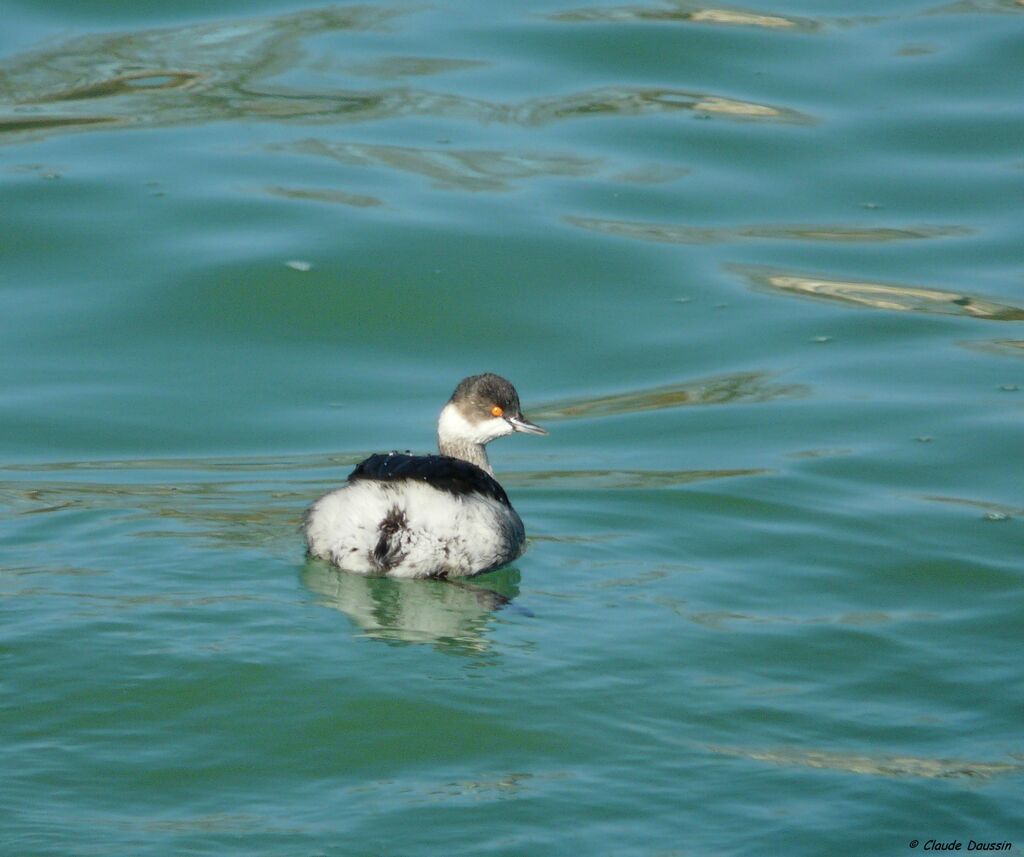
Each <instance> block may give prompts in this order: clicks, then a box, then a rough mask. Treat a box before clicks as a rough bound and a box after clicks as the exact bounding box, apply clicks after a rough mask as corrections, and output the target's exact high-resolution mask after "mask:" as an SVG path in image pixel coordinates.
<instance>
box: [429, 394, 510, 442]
mask: <svg viewBox="0 0 1024 857" xmlns="http://www.w3.org/2000/svg"><path fill="white" fill-rule="evenodd" d="M437 428H438V434H440V435H442V436H443V437H447V438H451V439H455V438H457V439H459V440H464V441H468V442H469V443H490V442H491V441H492V440H494V439H495V438H496V437H504V436H505V435H507V434H512V432H513V431H514V429H513V428H512V426H510V425H509V424H508V423H507V422H506V421H505V420H503V419H501V418H500V417H493V418H491V419H486V420H483V421H482V422H479V423H471V422H470V421H469V420H467V419H466V418H465V417H463V416H462V414H460V413H459V412H458V410H456V408H455V407H454V405H450V404H449V405H446V406H445V408H444V410H443V411H441V419H440V421H439V422H438V427H437Z"/></svg>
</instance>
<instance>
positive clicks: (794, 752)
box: [708, 745, 1024, 780]
mask: <svg viewBox="0 0 1024 857" xmlns="http://www.w3.org/2000/svg"><path fill="white" fill-rule="evenodd" d="M708 749H709V750H710V751H711V752H713V753H719V754H721V755H724V756H736V757H739V758H743V759H752V760H754V761H757V762H770V763H771V764H774V765H785V766H788V767H800V768H817V769H822V770H831V771H845V772H847V773H851V774H868V775H871V776H876V777H912V778H922V779H963V778H969V779H974V780H979V779H981V780H985V779H991V778H992V777H995V776H1000V775H1004V774H1016V773H1020V772H1021V771H1022V770H1024V765H1022V764H1020V763H1019V762H976V761H972V760H968V759H928V758H924V757H920V756H896V755H881V754H880V755H867V754H859V753H836V752H832V751H827V750H804V749H801V748H798V747H786V748H782V749H779V750H752V749H748V748H745V747H724V746H717V745H712V746H710V747H708Z"/></svg>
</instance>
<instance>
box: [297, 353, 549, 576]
mask: <svg viewBox="0 0 1024 857" xmlns="http://www.w3.org/2000/svg"><path fill="white" fill-rule="evenodd" d="M512 432H525V433H527V434H547V431H546V430H545V429H542V428H541V427H540V426H538V425H534V424H533V423H531V422H530V421H529V420H528V419H526V417H524V416H523V412H522V410H521V409H520V406H519V394H518V393H517V392H516V388H515V387H513V386H512V385H511V384H510V383H509V382H508V381H506V380H505V379H504V378H502V377H500V376H499V375H494V374H491V373H490V372H488V373H485V374H483V375H473V376H471V377H469V378H465V379H463V380H462V381H461V382H460V383H459V386H457V387H456V388H455V392H454V393H452V397H451V398H450V399H449V400H448V402H447V404H445V406H444V408H443V409H442V410H441V415H440V417H439V418H438V421H437V449H438V452H440V455H409V454H403V453H399V452H390V453H381V454H378V455H371V456H370V457H369V458H367V459H366V460H365V461H364V462H362V463H361V464H359V465H358V466H357V467H356V469H355V470H353V471H352V472H351V473H350V474H349V477H348V482H347V483H346V484H345V485H344V486H343V487H341V488H338V489H337V490H335V491H331V492H330V493H329V494H325V495H324V496H323V497H321V498H320V499H319V500H317V501H316V502H315V503H314V504H313V505H312V506H310V507H309V509H308V511H307V512H306V518H305V523H304V525H303V531H304V533H305V535H306V544H307V545H308V546H309V554H310V555H311V556H314V557H319V558H320V559H326V560H329V561H330V562H332V563H334V564H335V565H336V566H338V567H339V568H342V569H344V570H346V571H354V572H357V573H359V574H374V575H380V574H385V575H388V576H390V577H439V578H446V577H469V576H470V575H474V574H480V573H482V572H485V571H491V570H492V569H495V568H498V567H499V566H502V565H505V564H506V563H509V562H512V560H514V559H517V558H518V557H520V556H522V554H523V551H524V550H525V546H526V532H525V530H524V529H523V522H522V520H521V519H520V517H519V515H518V514H516V510H515V509H513V508H512V504H511V503H510V502H509V500H508V496H507V495H506V494H505V491H504V489H503V488H502V487H501V485H499V484H498V482H497V480H496V479H495V478H494V471H493V470H491V465H490V462H489V461H488V460H487V451H486V449H485V446H486V445H487V444H488V443H490V442H491V441H492V440H494V439H495V438H499V437H503V436H504V435H507V434H512Z"/></svg>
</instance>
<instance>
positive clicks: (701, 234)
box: [564, 215, 972, 244]
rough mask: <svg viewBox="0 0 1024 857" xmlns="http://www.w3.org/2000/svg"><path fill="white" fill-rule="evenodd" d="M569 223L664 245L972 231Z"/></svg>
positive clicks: (876, 238) (914, 237)
mask: <svg viewBox="0 0 1024 857" xmlns="http://www.w3.org/2000/svg"><path fill="white" fill-rule="evenodd" d="M564 219H565V221H566V222H567V223H571V224H572V225H573V226H579V227H581V228H583V229H589V230H591V231H593V232H601V233H603V234H605V235H617V236H619V237H622V238H633V239H637V240H640V241H653V242H656V243H662V244H718V243H727V242H736V241H744V240H747V239H767V240H772V241H821V242H835V243H859V242H874V243H887V242H892V241H919V240H923V239H929V238H948V237H951V236H960V235H970V234H971V232H972V230H970V229H968V228H966V227H964V226H902V227H889V228H873V227H865V226H841V225H820V226H812V225H803V226H785V225H778V226H775V225H770V224H769V225H764V226H734V227H701V226H687V225H684V224H673V223H643V222H638V221H629V220H605V219H602V218H597V217H578V216H575V215H567V216H566V217H565V218H564Z"/></svg>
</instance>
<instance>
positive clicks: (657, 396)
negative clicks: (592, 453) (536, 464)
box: [530, 372, 807, 421]
mask: <svg viewBox="0 0 1024 857" xmlns="http://www.w3.org/2000/svg"><path fill="white" fill-rule="evenodd" d="M770 377H771V376H770V375H768V374H767V373H764V372H738V373H735V374H732V375H720V376H716V377H713V378H704V379H701V380H690V381H681V382H679V383H676V384H667V385H664V386H660V387H651V388H648V389H645V390H630V391H627V392H623V393H612V394H610V395H605V396H591V397H584V398H572V399H562V400H559V401H555V402H549V403H547V404H545V405H541V406H540V407H538V408H534V409H532V410H531V412H530V413H531V416H532V417H534V418H536V419H538V420H549V421H550V420H570V419H587V418H593V417H608V416H619V415H621V414H633V413H639V412H641V411H654V410H664V409H666V408H677V407H683V406H691V405H724V404H733V403H750V402H769V401H773V400H775V399H780V398H792V397H797V396H803V395H806V393H807V388H806V387H805V386H804V385H802V384H777V383H774V382H772V381H770V380H769V379H770Z"/></svg>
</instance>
